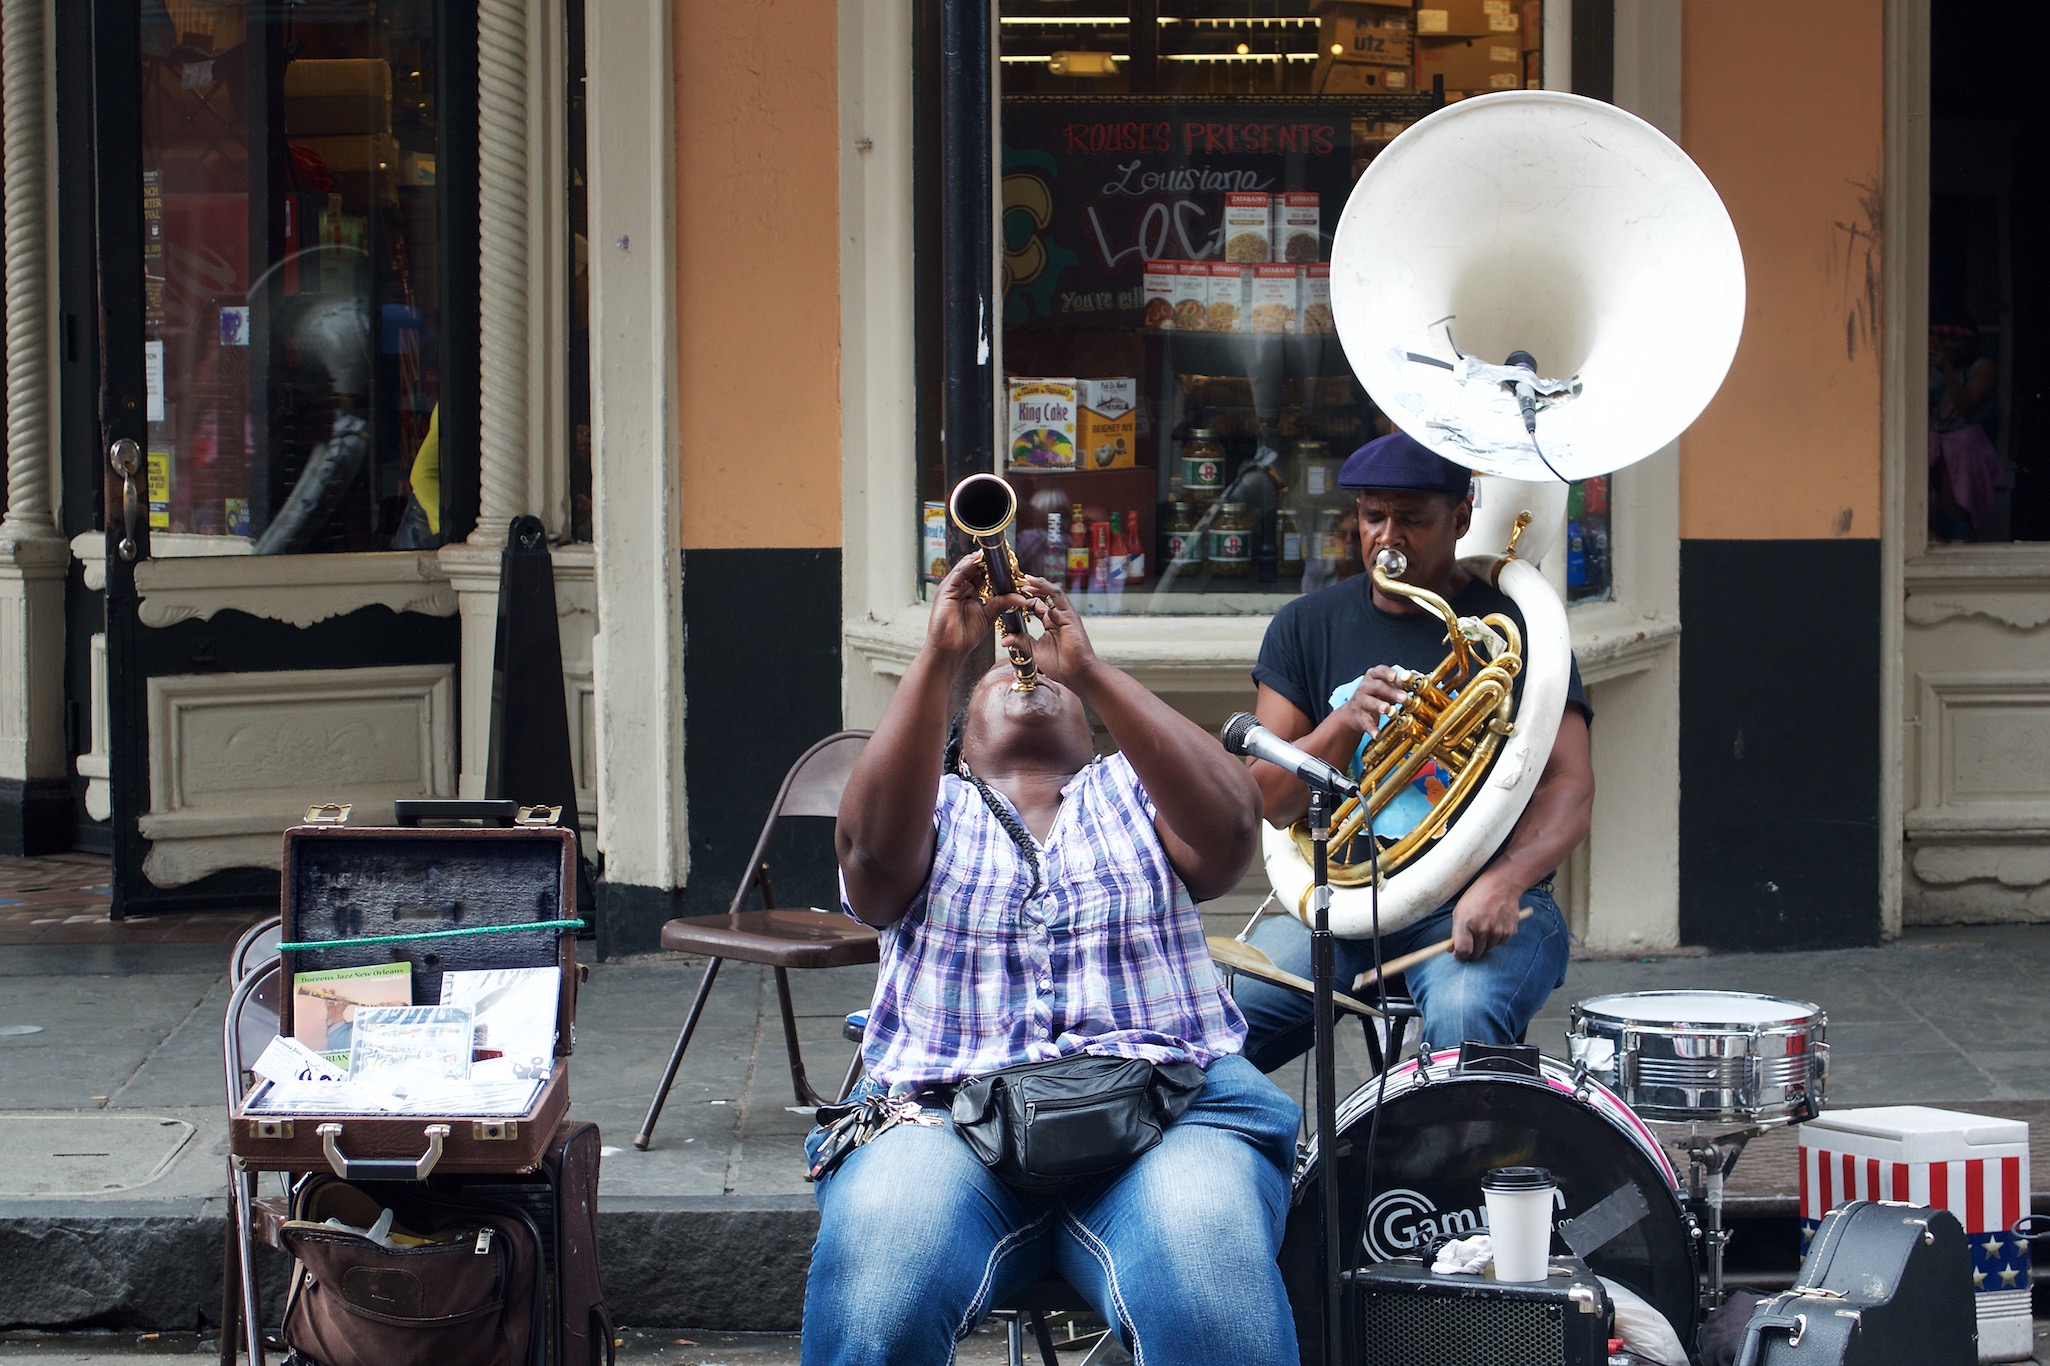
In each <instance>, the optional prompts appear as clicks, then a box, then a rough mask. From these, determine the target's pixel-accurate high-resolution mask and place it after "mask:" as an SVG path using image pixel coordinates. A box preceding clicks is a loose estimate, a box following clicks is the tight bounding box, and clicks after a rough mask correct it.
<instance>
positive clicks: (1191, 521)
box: [1161, 502, 1203, 574]
mask: <svg viewBox="0 0 2050 1366" xmlns="http://www.w3.org/2000/svg"><path fill="white" fill-rule="evenodd" d="M1161 563H1162V564H1164V565H1166V566H1167V568H1166V569H1165V570H1164V571H1162V572H1164V573H1173V574H1195V573H1200V572H1201V571H1202V568H1203V538H1202V537H1201V536H1198V535H1197V534H1196V505H1195V504H1194V503H1190V502H1177V503H1176V504H1175V505H1174V510H1173V512H1172V514H1171V515H1170V516H1169V517H1168V519H1167V526H1166V527H1165V528H1164V529H1163V530H1162V532H1161Z"/></svg>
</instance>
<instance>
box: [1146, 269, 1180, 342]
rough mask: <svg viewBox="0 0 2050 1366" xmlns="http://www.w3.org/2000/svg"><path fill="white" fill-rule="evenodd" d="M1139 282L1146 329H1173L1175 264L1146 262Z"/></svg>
mask: <svg viewBox="0 0 2050 1366" xmlns="http://www.w3.org/2000/svg"><path fill="white" fill-rule="evenodd" d="M1140 281H1141V288H1142V289H1143V291H1144V293H1145V298H1146V313H1145V325H1146V326H1147V327H1163V328H1171V327H1173V326H1174V301H1175V293H1174V291H1175V263H1174V262H1173V261H1148V262H1147V263H1146V264H1145V266H1144V267H1143V273H1142V274H1141V276H1140Z"/></svg>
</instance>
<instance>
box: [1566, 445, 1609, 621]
mask: <svg viewBox="0 0 2050 1366" xmlns="http://www.w3.org/2000/svg"><path fill="white" fill-rule="evenodd" d="M1609 480H1610V476H1609V475H1606V474H1598V475H1596V476H1595V477H1594V478H1592V479H1582V480H1581V481H1579V482H1578V483H1576V484H1574V485H1573V486H1572V487H1571V488H1569V489H1567V490H1566V601H1567V602H1569V603H1573V602H1600V601H1603V600H1604V599H1607V598H1612V597H1614V596H1615V590H1616V578H1615V570H1614V567H1613V562H1612V560H1611V559H1610V553H1609V546H1610V535H1609V533H1610V525H1609Z"/></svg>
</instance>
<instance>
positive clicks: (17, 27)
mask: <svg viewBox="0 0 2050 1366" xmlns="http://www.w3.org/2000/svg"><path fill="white" fill-rule="evenodd" d="M49 32H50V13H49V10H48V8H47V5H46V0H5V7H4V9H0V49H4V66H0V79H4V82H5V91H4V101H5V131H4V140H5V147H4V153H0V155H4V168H5V177H6V181H5V183H6V261H7V515H6V517H5V519H4V520H0V780H11V781H8V782H7V783H6V786H7V788H9V789H11V791H9V792H7V793H5V794H4V795H5V796H6V797H7V798H8V799H9V801H10V803H13V802H20V801H22V800H24V793H25V791H26V789H27V787H28V785H29V784H31V783H35V782H37V781H38V780H41V781H43V782H44V783H46V784H47V783H61V782H62V781H63V778H64V715H63V707H64V571H65V566H66V564H67V563H68V560H69V552H68V550H67V548H66V546H65V543H64V540H63V538H62V537H61V536H60V535H59V534H58V529H57V517H56V500H55V498H54V497H53V496H52V491H51V484H52V476H51V471H52V469H53V468H54V466H55V457H56V446H55V441H54V429H53V425H52V423H51V418H50V414H51V408H52V400H53V385H52V383H51V374H50V370H51V354H52V351H53V349H54V340H53V339H54V337H55V335H56V332H55V318H54V316H53V314H52V311H51V307H50V299H51V288H50V274H51V259H50V242H51V240H52V239H51V231H50V215H51V213H52V210H53V207H54V195H53V194H52V185H51V179H52V177H51V169H52V168H51V159H50V147H51V144H52V142H53V141H54V138H55V129H54V127H53V126H52V123H51V118H50V110H51V104H50V98H49V85H48V83H49V80H50V68H49V61H48V53H49V41H48V35H49Z"/></svg>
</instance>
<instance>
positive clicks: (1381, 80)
mask: <svg viewBox="0 0 2050 1366" xmlns="http://www.w3.org/2000/svg"><path fill="white" fill-rule="evenodd" d="M1411 88H1412V85H1411V80H1410V70H1409V68H1408V67H1406V66H1369V65H1367V64H1366V63H1365V62H1341V61H1336V60H1334V59H1333V58H1332V57H1331V56H1330V55H1329V54H1328V53H1327V54H1326V55H1324V56H1323V57H1320V58H1318V59H1317V69H1316V71H1315V73H1314V74H1312V76H1311V78H1310V89H1311V90H1313V91H1314V92H1316V93H1317V94H1319V95H1385V94H1389V93H1391V92H1392V93H1395V94H1408V93H1409V91H1410V89H1411Z"/></svg>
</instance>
